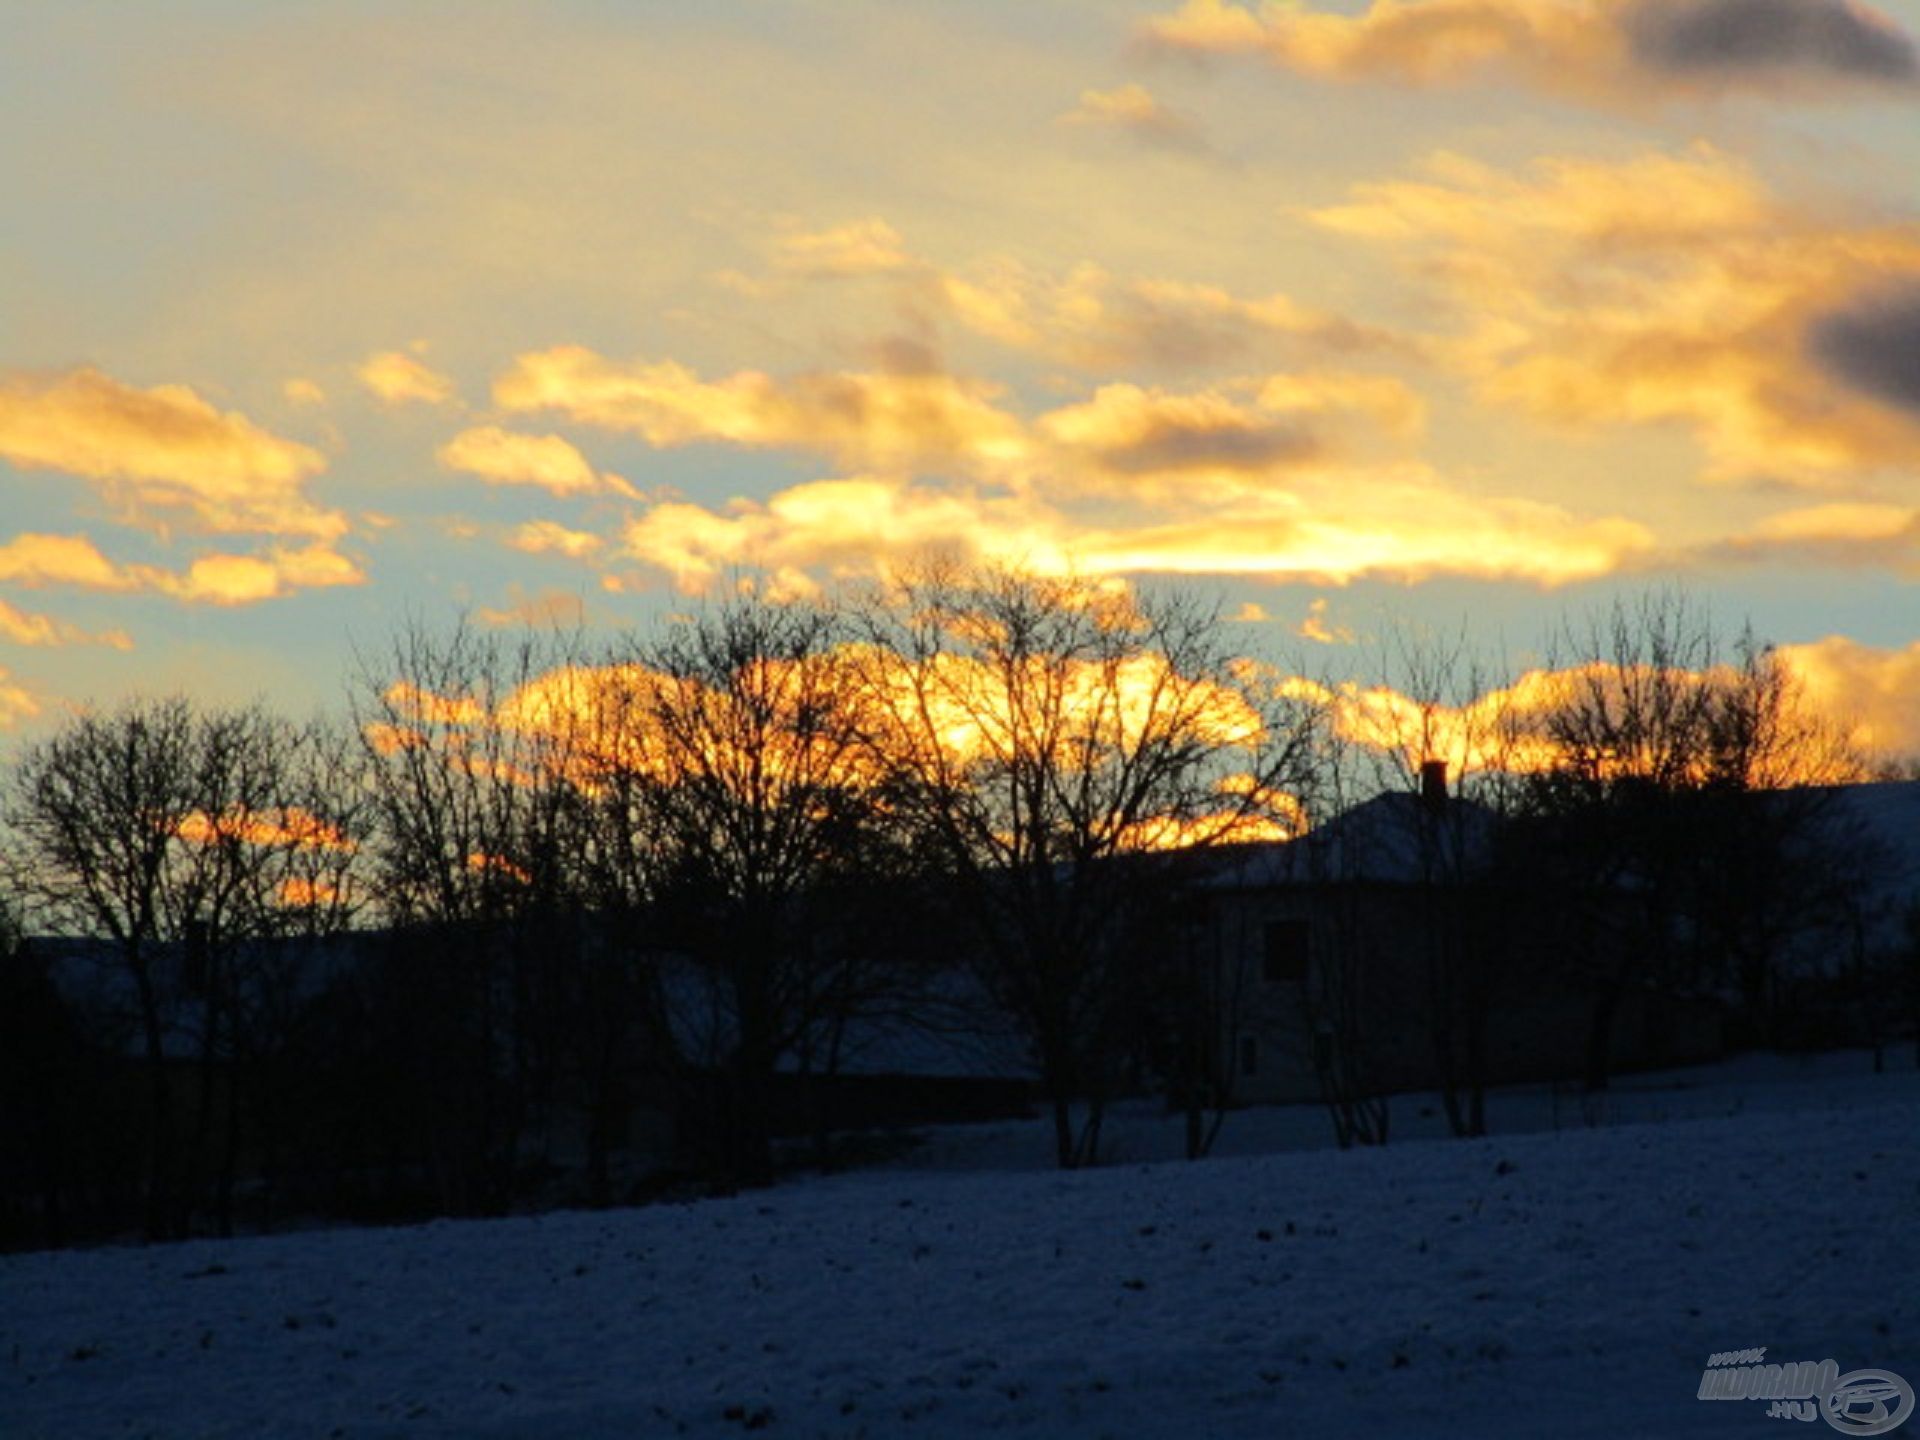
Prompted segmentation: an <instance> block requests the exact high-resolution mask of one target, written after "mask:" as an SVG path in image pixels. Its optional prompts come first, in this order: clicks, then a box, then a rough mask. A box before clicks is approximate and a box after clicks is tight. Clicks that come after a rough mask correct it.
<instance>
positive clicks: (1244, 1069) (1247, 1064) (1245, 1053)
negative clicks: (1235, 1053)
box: [1240, 1035, 1260, 1075]
mask: <svg viewBox="0 0 1920 1440" xmlns="http://www.w3.org/2000/svg"><path fill="white" fill-rule="evenodd" d="M1240 1073H1241V1074H1242V1075H1258V1074H1259V1073H1260V1038H1259V1037H1258V1036H1257V1035H1242V1036H1241V1037H1240Z"/></svg>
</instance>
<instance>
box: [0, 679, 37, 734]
mask: <svg viewBox="0 0 1920 1440" xmlns="http://www.w3.org/2000/svg"><path fill="white" fill-rule="evenodd" d="M39 713H40V702H39V701H37V700H35V699H34V698H33V694H32V692H31V691H29V690H27V689H26V688H24V687H23V686H20V685H17V684H15V683H14V682H13V681H11V680H9V679H8V678H7V669H6V667H5V666H4V665H0V730H11V729H13V728H14V727H15V726H17V725H18V724H19V723H20V722H21V721H22V720H31V719H32V718H33V717H34V716H36V715H38V714H39Z"/></svg>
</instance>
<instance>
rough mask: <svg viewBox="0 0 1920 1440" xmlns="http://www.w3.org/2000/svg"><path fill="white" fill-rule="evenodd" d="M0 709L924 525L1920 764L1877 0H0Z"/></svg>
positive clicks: (222, 674) (695, 586)
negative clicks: (1561, 671) (1751, 670)
mask: <svg viewBox="0 0 1920 1440" xmlns="http://www.w3.org/2000/svg"><path fill="white" fill-rule="evenodd" d="M0 25H3V26H4V30H5V33H6V35H7V37H8V40H7V43H6V45H5V46H4V47H0V135H4V136H6V137H7V139H6V142H5V143H4V145H0V754H3V753H4V752H5V750H6V749H7V748H8V747H9V746H10V744H11V743H13V742H15V741H17V740H19V739H20V738H22V737H28V736H32V735H34V734H36V733H41V732H43V731H44V730H45V729H46V728H47V727H49V726H52V725H55V724H57V723H59V720H60V717H61V716H63V715H65V714H68V713H70V711H71V709H72V707H73V706H75V705H78V704H85V703H111V702H113V701H114V700H116V699H118V698H120V697H122V696H125V695H128V694H132V693H136V692H141V693H157V692H170V691H186V692H189V693H192V694H195V695H200V696H204V697H207V698H209V699H213V700H218V701H238V700H245V699H249V698H253V697H256V696H263V697H265V698H267V699H269V700H270V701H272V702H273V703H275V704H278V705H280V706H282V707H284V708H287V709H290V710H293V711H295V712H304V711H306V710H309V709H312V708H318V707H337V706H338V704H339V703H340V701H341V697H342V695H343V693H344V687H345V685H346V684H347V683H348V680H349V677H350V676H351V674H352V673H354V671H355V670H356V667H357V664H358V662H357V660H356V656H358V655H362V654H371V653H377V652H378V651H379V650H380V649H381V647H382V645H383V644H384V642H385V641H386V639H387V638H388V637H389V636H390V635H391V634H392V633H393V631H394V630H395V629H396V628H397V627H399V626H401V625H403V624H405V623H408V621H409V620H412V619H420V620H424V621H426V622H427V623H429V624H439V623H443V622H444V623H449V624H450V623H451V622H452V620H453V618H454V617H455V616H456V615H459V614H462V613H464V614H466V615H468V616H470V617H471V618H472V619H473V620H474V621H475V622H477V623H479V624H482V625H492V626H502V627H507V626H514V625H519V624H523V623H527V622H529V621H531V622H533V623H536V624H542V625H544V624H550V623H555V622H559V623H562V624H571V623H573V622H575V621H583V622H584V623H586V624H587V625H588V626H590V627H593V628H595V629H614V628H619V627H625V626H633V625H641V624H646V623H649V622H650V621H651V620H653V619H656V618H657V617H658V616H660V615H661V614H663V613H668V612H673V611H675V610H679V609H684V608H685V607H686V606H688V605H689V604H692V603H694V597H697V596H699V595H701V594H711V593H713V592H714V591H715V590H716V589H717V588H724V587H726V586H729V585H732V584H737V583H739V581H740V580H741V578H742V577H743V576H745V575H749V574H752V575H758V576H761V577H762V579H761V582H760V583H762V584H765V585H769V586H771V587H772V588H773V589H774V590H775V591H776V593H782V594H805V593H809V592H811V591H813V590H816V589H818V588H821V587H830V586H832V585H834V584H836V583H839V582H844V581H858V580H861V579H864V578H868V577H871V576H873V575H876V574H880V573H884V572H885V571H886V570H887V569H888V568H889V567H892V566H897V565H899V564H902V563H904V562H907V561H910V560H912V559H913V558H915V557H916V556H917V555H919V554H922V553H925V552H926V551H927V550H928V549H929V548H938V549H941V550H944V551H946V552H948V553H958V554H960V555H962V556H965V557H969V558H975V559H981V560H991V561H1003V562H1010V563H1016V564H1023V565H1027V566H1032V567H1034V568H1038V569H1042V570H1065V569H1072V570H1076V571H1079V572H1082V573H1088V574H1094V575H1101V576H1113V577H1116V578H1117V579H1118V578H1124V579H1126V580H1128V581H1130V582H1133V583H1138V584H1143V585H1158V584H1179V585H1185V586H1195V587H1201V588H1204V589H1205V590H1206V591H1207V593H1208V594H1210V595H1213V596H1216V597H1217V598H1218V599H1219V601H1220V604H1221V606H1222V613H1223V615H1224V616H1226V617H1228V619H1227V620H1226V622H1225V623H1227V624H1229V625H1231V626H1232V627H1234V633H1233V637H1232V638H1233V640H1234V643H1235V644H1236V645H1244V647H1245V648H1248V649H1250V650H1256V651H1281V652H1284V653H1286V654H1288V655H1290V656H1293V657H1295V661H1296V663H1298V664H1300V665H1301V666H1302V668H1311V669H1312V670H1313V671H1314V673H1317V674H1321V675H1325V676H1328V677H1334V678H1341V677H1347V676H1363V675H1366V674H1368V673H1369V670H1370V667H1371V666H1372V665H1374V664H1375V663H1376V660H1377V657H1378V654H1379V652H1380V649H1381V646H1382V644H1383V643H1384V637H1388V636H1391V635H1393V634H1396V633H1403V632H1404V630H1405V629H1406V628H1407V627H1415V628H1424V629H1430V630H1433V631H1437V632H1443V633H1446V632H1452V631H1456V630H1459V629H1460V628H1461V627H1465V629H1466V630H1467V632H1468V633H1469V634H1470V635H1471V636H1472V637H1473V638H1474V640H1475V641H1476V643H1479V644H1481V645H1484V646H1485V647H1486V648H1487V650H1488V653H1489V654H1491V655H1494V656H1496V657H1498V660H1499V663H1500V664H1502V665H1504V666H1506V667H1508V668H1510V669H1512V670H1515V671H1517V670H1519V669H1523V668H1525V667H1526V666H1528V665H1530V664H1536V663H1539V662H1540V660H1541V658H1542V655H1543V653H1544V652H1543V650H1542V645H1543V638H1542V637H1543V636H1545V635H1546V634H1547V633H1548V632H1549V631H1550V630H1551V629H1552V628H1553V627H1554V626H1555V625H1556V624H1557V623H1559V622H1560V621H1561V620H1562V619H1564V618H1565V617H1568V616H1579V615H1583V614H1587V613H1591V612H1592V611H1593V610H1594V609H1595V608H1596V607H1600V606H1604V605H1606V604H1607V603H1609V602H1610V601H1611V600H1612V599H1613V598H1614V597H1615V596H1619V595H1636V594H1641V593H1644V592H1646V591H1647V590H1648V589H1649V588H1650V587H1663V586H1680V587H1683V588H1684V590H1685V592H1686V593H1687V594H1689V595H1691V596H1693V597H1695V598H1696V599H1697V600H1698V601H1700V602H1701V603H1702V604H1704V605H1707V606H1710V607H1711V609H1712V611H1713V613H1714V614H1715V615H1716V616H1717V617H1719V619H1720V620H1721V621H1722V622H1723V623H1724V624H1726V625H1727V626H1728V627H1729V628H1732V627H1737V625H1738V624H1740V623H1741V622H1743V621H1749V620H1750V621H1751V622H1752V624H1753V626H1754V627H1755V629H1756V630H1757V631H1758V633H1759V634H1760V635H1762V636H1763V637H1765V638H1767V639H1769V640H1771V641H1775V642H1778V643H1779V644H1781V645H1782V646H1784V647H1786V653H1787V654H1788V656H1789V658H1790V659H1791V660H1792V661H1793V663H1794V664H1795V665H1796V667H1797V668H1798V670H1799V672H1800V673H1801V674H1802V675H1803V677H1805V679H1806V681H1807V683H1808V685H1809V687H1810V689H1811V690H1812V691H1813V692H1814V693H1815V694H1816V696H1817V697H1818V698H1819V699H1820V700H1821V702H1822V703H1823V704H1826V705H1827V706H1829V707H1830V708H1831V709H1832V710H1833V712H1834V713H1835V714H1836V716H1841V717H1844V718H1845V719H1846V720H1847V721H1848V723H1849V724H1853V725H1856V726H1857V727H1859V728H1858V730H1857V734H1858V735H1859V736H1860V738H1861V739H1862V740H1863V741H1864V742H1866V743H1868V744H1869V745H1871V746H1873V747H1874V748H1876V749H1878V750H1880V751H1882V752H1885V753H1889V754H1891V753H1904V752H1911V751H1920V603H1917V602H1916V597H1915V592H1914V589H1913V586H1914V582H1915V579H1916V577H1917V576H1920V124H1917V123H1916V121H1920V49H1917V46H1920V6H1916V4H1915V3H1914V0H1881V3H1879V4H1877V5H1876V4H1868V3H1865V0H1398V3H1391V0H1373V3H1371V4H1369V3H1364V0H1328V3H1298V4H1267V5H1256V6H1247V5H1236V4H1228V3H1224V0H1188V3H1185V4H1180V3H1177V0H1164V3H1162V4H1161V5H1159V6H1158V7H1156V6H1155V5H1153V4H1151V3H1149V4H1143V5H1139V6H1133V5H1128V4H1124V3H1117V0H1017V3H1016V0H1004V3H1002V0H950V3H949V0H915V3H912V4H901V3H897V0H895V3H879V0H876V3H865V0H831V3H827V0H758V3H755V4H752V5H701V6H694V5H687V4H669V3H659V4H649V3H637V0H621V3H614V0H551V3H545V4H540V5H506V4H494V3H487V0H461V3H445V4H435V3H418V4H410V5H407V6H404V7H395V6H390V5H380V4H373V3H364V4H362V3H344V0H330V3H325V4H321V3H309V4H294V3H284V4H282V3H272V0H246V3H241V0H226V3H223V0H175V3H169V4H166V5H159V4H151V3H149V4H126V3H89V0H68V3H62V4H60V5H57V6H55V5H44V4H39V3H33V0H0Z"/></svg>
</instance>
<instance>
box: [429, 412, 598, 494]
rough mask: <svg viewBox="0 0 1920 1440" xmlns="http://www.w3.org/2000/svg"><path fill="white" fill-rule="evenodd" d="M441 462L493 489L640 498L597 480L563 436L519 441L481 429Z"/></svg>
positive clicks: (462, 437)
mask: <svg viewBox="0 0 1920 1440" xmlns="http://www.w3.org/2000/svg"><path fill="white" fill-rule="evenodd" d="M438 458H439V461H440V463H441V464H442V465H443V466H445V467H446V468H447V469H449V470H463V471H465V472H466V473H467V474H469V475H478V476H479V477H480V478H481V479H483V480H485V481H486V482H487V483H488V484H490V485H537V486H539V487H540V488H541V489H543V490H546V491H548V492H550V493H551V494H554V495H562V496H565V495H590V494H593V493H595V492H598V491H603V490H604V491H612V492H613V493H615V494H619V495H627V496H631V495H633V493H634V491H633V487H632V486H630V485H628V484H627V483H626V481H624V480H622V479H620V478H619V477H618V476H617V475H605V476H601V475H596V474H595V473H594V469H593V466H591V465H590V464H588V463H587V457H586V456H584V455H582V454H581V453H580V452H579V451H578V450H577V449H575V448H574V447H573V446H572V445H571V444H569V443H568V442H567V441H566V440H564V439H562V438H561V437H560V436H558V435H518V434H515V433H513V432H511V431H508V430H502V429H501V428H500V427H499V426H497V425H481V426H476V427H475V428H473V429H470V430H462V431H461V432H460V433H459V434H458V435H456V436H454V437H453V439H451V440H449V441H448V442H447V443H446V444H444V445H442V446H441V447H440V449H439V452H438Z"/></svg>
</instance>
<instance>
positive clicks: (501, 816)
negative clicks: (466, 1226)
mask: <svg viewBox="0 0 1920 1440" xmlns="http://www.w3.org/2000/svg"><path fill="white" fill-rule="evenodd" d="M575 664H576V657H575V654H574V650H573V648H572V647H571V646H570V644H569V643H568V641H567V638H566V637H555V638H553V639H551V640H545V639H543V638H542V637H538V636H535V635H532V634H526V635H521V636H519V637H516V638H515V639H513V640H512V641H502V640H501V639H499V638H498V637H495V636H491V635H486V634H482V633H479V632H476V631H474V630H472V629H470V628H468V627H466V626H464V625H462V626H457V627H455V628H454V629H453V630H451V631H450V632H449V633H447V634H445V635H435V634H433V633H431V632H429V631H428V630H426V629H425V628H424V627H422V626H420V625H418V624H415V625H412V626H409V627H408V628H406V629H405V630H403V631H402V632H401V633H400V634H399V635H398V636H396V638H395V640H394V642H393V645H392V649H391V652H390V653H389V654H387V655H384V656H382V657H380V659H379V660H378V661H375V662H369V661H365V660H363V661H362V665H361V672H362V673H361V677H360V683H359V686H358V689H357V693H356V696H355V719H356V721H357V724H358V728H359V731H360V734H361V736H362V737H363V739H364V742H365V744H366V747H367V763H368V767H369V775H370V786H371V795H372V805H373V808H374V813H375V820H376V823H375V825H374V833H375V840H374V844H373V866H372V872H373V882H374V886H375V894H376V898H377V902H378V905H379V908H380V909H381V910H382V911H383V912H384V914H385V916H386V918H387V920H388V921H389V923H390V924H392V925H393V926H395V927H396V928H397V930H398V931H399V932H400V933H403V934H407V935H411V936H413V937H415V939H416V940H417V941H418V944H417V945H416V946H415V947H414V949H413V953H411V954H410V955H409V956H408V957H407V958H406V959H405V961H404V962H403V963H401V964H399V965H396V966H394V967H391V969H390V972H389V973H388V974H387V975H386V976H385V977H383V978H384V983H385V985H386V986H387V991H386V993H385V995H384V998H383V999H382V1002H381V1003H382V1004H383V1005H384V1006H386V1007H387V1008H388V1009H389V1010H390V1011H403V1012H405V1013H409V1014H412V1015H413V1016H415V1020H414V1022H412V1023H413V1024H414V1025H415V1026H416V1033H415V1036H414V1040H415V1044H414V1046H413V1047H412V1049H411V1051H410V1056H409V1058H408V1068H407V1070H406V1073H405V1074H404V1075H403V1076H402V1077H401V1083H403V1084H404V1085H405V1087H406V1088H407V1090H408V1091H409V1092H410V1093H411V1094H412V1095H413V1096H414V1098H415V1100H416V1104H417V1109H416V1110H415V1111H414V1113H415V1115H416V1117H417V1120H418V1131H419V1133H418V1134H417V1135H416V1136H414V1137H413V1139H412V1141H411V1142H410V1143H412V1144H414V1145H416V1146H420V1147H424V1148H425V1149H426V1150H427V1152H428V1153H429V1154H431V1155H432V1156H433V1163H432V1169H433V1173H434V1176H435V1184H436V1188H437V1190H438V1192H439V1199H440V1203H441V1204H442V1205H444V1206H446V1207H448V1208H451V1209H456V1210H486V1211H491V1210H498V1209H500V1208H502V1207H503V1206H505V1205H506V1204H507V1202H508V1200H509V1198H510V1195H511V1192H512V1188H513V1184H514V1177H515V1175H516V1172H517V1170H518V1167H519V1164H520V1160H521V1151H522V1145H523V1142H524V1141H526V1139H527V1137H528V1136H529V1135H530V1134H532V1133H534V1132H535V1131H536V1130H537V1129H538V1125H539V1121H540V1120H541V1118H542V1117H543V1115H544V1114H545V1113H547V1112H546V1102H548V1101H549V1100H550V1099H551V1096H552V1093H553V1086H554V1083H555V1080H556V1074H557V1070H558V1067H559V1065H560V1057H559V1049H560V1047H561V1046H563V1045H564V1044H565V1043H567V1037H566V1035H565V1032H564V1030H563V1029H561V1028H559V1027H558V1025H557V1023H556V1021H557V1017H556V1013H555V1011H556V996H557V993H558V992H559V990H560V989H561V988H562V987H561V982H560V980H559V978H558V976H559V974H560V973H562V972H563V970H564V967H565V965H566V964H567V963H569V962H570V961H571V959H572V958H574V957H575V956H576V955H577V954H578V953H579V936H578V934H577V933H576V932H575V930H574V928H573V922H574V921H575V920H576V919H577V918H578V903H577V902H578V884H579V867H578V857H579V855H580V853H581V846H582V844H583V843H584V842H583V839H582V833H583V829H584V823H585V822H584V806H583V803H582V800H581V794H580V790H579V787H578V770H577V765H578V763H579V760H580V755H581V750H582V744H583V740H582V732H581V729H580V727H579V725H577V724H576V723H575V716H574V712H573V710H572V708H571V707H570V705H569V704H568V703H567V701H568V698H569V694H570V683H571V682H570V678H569V677H571V675H572V674H573V673H574V665H575ZM569 942H573V943H569ZM390 1058H391V1057H390ZM395 1063H397V1059H396V1061H395Z"/></svg>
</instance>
